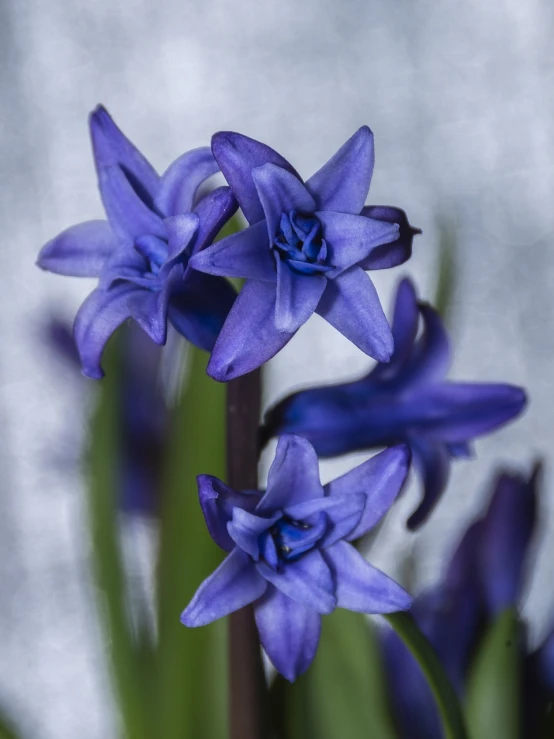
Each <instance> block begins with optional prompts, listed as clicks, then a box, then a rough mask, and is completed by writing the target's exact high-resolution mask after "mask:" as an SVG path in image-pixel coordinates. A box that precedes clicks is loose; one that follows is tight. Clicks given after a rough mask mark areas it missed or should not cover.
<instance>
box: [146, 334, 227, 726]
mask: <svg viewBox="0 0 554 739" xmlns="http://www.w3.org/2000/svg"><path fill="white" fill-rule="evenodd" d="M189 350H190V353H191V354H190V359H191V363H190V375H189V378H188V383H187V386H186V388H185V391H184V394H183V396H182V399H181V401H180V403H179V406H178V407H177V408H176V409H175V412H174V415H173V423H172V429H171V436H170V438H169V441H168V451H167V465H166V470H165V483H164V486H163V490H162V520H161V530H160V536H161V539H160V553H159V563H158V615H159V621H158V623H159V646H158V650H159V652H158V667H157V670H158V672H157V674H158V678H157V686H156V689H157V702H158V705H157V708H158V710H157V724H156V736H159V737H160V738H161V737H163V739H187V738H189V739H201V737H209V739H220V738H221V739H225V737H226V736H227V643H226V626H227V624H226V623H225V621H219V622H217V623H215V624H211V625H209V626H204V627H202V628H199V629H187V628H186V627H185V626H183V625H182V624H181V623H180V620H179V617H180V615H181V612H182V611H183V610H184V608H185V606H186V605H187V604H188V602H189V601H190V599H191V597H192V596H193V594H194V592H195V591H196V589H197V588H198V586H199V585H200V583H201V582H202V581H203V580H204V579H205V578H206V577H207V576H208V575H209V574H211V572H213V570H214V569H215V568H216V567H217V566H218V565H219V563H220V562H221V560H222V558H223V552H222V551H221V550H220V549H219V548H218V547H217V546H216V545H215V544H214V542H213V541H212V539H211V537H210V536H209V534H208V530H207V528H206V524H205V522H204V518H203V516H202V511H201V508H200V504H199V502H198V492H197V485H196V476H197V475H198V474H200V473H205V474H212V475H216V476H218V477H220V478H223V479H224V478H225V390H226V388H225V385H222V384H220V383H217V382H215V381H214V380H212V379H211V378H209V377H208V376H207V375H206V362H207V355H206V354H204V353H203V352H200V351H199V350H198V349H195V348H194V347H192V346H191V347H190V348H189Z"/></svg>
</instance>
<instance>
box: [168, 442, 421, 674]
mask: <svg viewBox="0 0 554 739" xmlns="http://www.w3.org/2000/svg"><path fill="white" fill-rule="evenodd" d="M408 464H409V450H408V449H407V447H405V446H399V447H395V448H393V449H387V450H385V451H384V452H382V453H381V454H378V455H377V456H375V457H373V458H372V459H370V460H369V461H367V462H365V463H364V464H362V465H360V466H359V467H356V468H355V469H354V470H352V471H351V472H348V473H347V474H345V475H343V476H342V477H340V478H338V479H336V480H334V481H333V482H331V483H329V484H328V485H325V486H322V485H321V483H320V481H319V470H318V463H317V457H316V454H315V452H314V450H313V447H312V446H311V445H310V444H309V443H308V442H307V441H306V440H305V439H301V438H299V437H296V436H292V435H284V436H282V437H281V438H280V439H279V443H278V445H277V451H276V455H275V460H274V462H273V464H272V466H271V469H270V471H269V477H268V484H267V490H266V492H265V493H261V492H258V491H252V490H246V491H236V490H232V489H231V488H229V487H227V486H226V485H225V484H224V483H222V482H221V481H220V480H218V479H217V478H214V477H210V476H208V475H201V476H199V478H198V486H199V496H200V504H201V506H202V510H203V513H204V517H205V519H206V524H207V526H208V529H209V531H210V534H211V536H212V538H213V539H214V541H215V542H216V543H217V544H218V545H219V546H220V547H221V548H222V549H224V550H225V551H227V552H229V554H228V556H227V558H226V559H225V560H224V561H223V563H222V564H221V565H220V567H219V568H218V569H217V570H216V571H215V572H214V573H213V574H212V575H211V576H210V577H209V578H208V579H207V580H205V581H204V583H203V584H202V585H201V586H200V588H199V589H198V591H197V592H196V594H195V595H194V597H193V599H192V601H191V602H190V604H189V605H188V606H187V608H186V609H185V611H184V612H183V615H182V617H181V620H182V622H183V623H184V624H185V626H203V625H204V624H208V623H210V622H212V621H215V620H216V619H219V618H222V617H223V616H226V615H227V614H229V613H232V612H233V611H236V610H238V609H239V608H242V607H243V606H246V605H248V604H250V603H253V604H254V611H255V617H256V624H257V627H258V631H259V634H260V641H261V643H262V645H263V647H264V649H265V651H266V653H267V655H268V657H269V659H270V660H271V661H272V663H273V664H274V666H275V667H276V669H277V670H278V671H279V672H280V673H281V674H282V675H284V677H286V678H287V679H288V680H290V681H293V680H295V679H296V677H298V675H300V674H301V673H302V672H304V671H305V670H306V669H307V668H308V667H309V665H310V664H311V662H312V660H313V658H314V656H315V653H316V650H317V646H318V643H319V636H320V630H321V614H326V613H331V612H332V611H333V610H334V609H335V608H337V607H338V608H347V609H349V610H352V611H360V612H362V613H390V612H392V611H399V610H405V609H407V608H409V607H410V604H411V599H410V597H409V595H408V594H407V593H406V592H405V591H404V590H403V589H402V588H401V587H400V586H399V585H397V584H396V583H395V582H393V581H392V580H391V579H390V578H388V577H387V576H386V575H384V574H383V573H382V572H380V571H379V570H377V569H376V568H374V567H372V566H371V565H370V564H369V563H368V562H367V561H366V560H365V559H364V558H363V557H362V556H361V554H359V553H358V551H357V550H356V549H355V548H354V547H353V546H352V544H351V543H350V542H351V541H353V540H355V539H357V538H358V537H360V536H363V534H365V533H366V532H367V531H368V530H369V529H370V528H372V527H373V526H375V524H376V523H377V522H378V521H379V520H380V519H381V518H382V517H383V516H384V514H385V513H386V512H387V511H388V509H389V508H390V506H391V505H392V503H393V501H394V500H395V498H396V496H397V495H398V492H399V490H400V488H401V486H402V483H403V481H404V478H405V476H406V473H407V469H408Z"/></svg>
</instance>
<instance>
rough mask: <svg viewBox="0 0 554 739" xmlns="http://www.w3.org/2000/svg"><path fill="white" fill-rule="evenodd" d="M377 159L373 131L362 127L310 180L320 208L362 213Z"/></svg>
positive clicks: (309, 182) (308, 185) (307, 184)
mask: <svg viewBox="0 0 554 739" xmlns="http://www.w3.org/2000/svg"><path fill="white" fill-rule="evenodd" d="M374 162H375V153H374V149H373V134H372V133H371V131H370V129H369V128H368V127H367V126H362V127H361V128H360V129H358V131H356V133H355V134H354V135H353V136H352V137H351V138H349V139H348V141H347V142H346V143H345V144H343V145H342V146H341V148H340V149H339V150H338V151H337V153H336V154H334V155H333V156H332V157H331V159H329V161H328V162H327V164H324V165H323V167H321V169H320V170H318V171H317V172H316V173H315V174H314V175H313V176H312V177H310V179H309V180H308V181H307V182H306V187H307V188H308V190H309V191H310V192H311V193H312V195H313V196H314V198H315V199H316V201H317V209H318V210H336V211H339V212H340V213H355V214H358V213H359V212H360V211H361V209H362V208H363V206H364V203H365V199H366V197H367V193H368V191H369V185H370V183H371V175H372V174H373V164H374Z"/></svg>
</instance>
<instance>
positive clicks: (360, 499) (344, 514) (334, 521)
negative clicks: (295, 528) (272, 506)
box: [285, 491, 366, 547]
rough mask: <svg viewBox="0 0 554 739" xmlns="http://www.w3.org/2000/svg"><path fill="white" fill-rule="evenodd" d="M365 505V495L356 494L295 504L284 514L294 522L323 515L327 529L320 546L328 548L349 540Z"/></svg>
mask: <svg viewBox="0 0 554 739" xmlns="http://www.w3.org/2000/svg"><path fill="white" fill-rule="evenodd" d="M349 492H350V491H349ZM365 505H366V495H365V494H364V493H356V494H354V495H350V494H348V495H342V496H333V497H326V498H316V499H314V500H308V501H305V502H304V503H297V504H296V505H293V506H289V507H288V508H286V509H285V513H286V514H287V516H290V517H291V518H292V519H293V520H295V521H305V520H306V519H308V518H309V517H310V516H313V515H314V514H317V513H325V518H326V521H327V527H326V531H325V535H324V536H323V538H322V539H321V540H320V541H321V543H320V546H322V547H330V546H331V545H332V544H334V543H335V542H336V541H339V539H344V538H346V537H348V538H350V537H349V534H350V532H351V531H352V530H353V529H355V528H356V527H357V525H358V523H359V521H360V518H361V517H362V513H363V510H364V508H365Z"/></svg>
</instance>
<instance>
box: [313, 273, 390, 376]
mask: <svg viewBox="0 0 554 739" xmlns="http://www.w3.org/2000/svg"><path fill="white" fill-rule="evenodd" d="M316 312H317V313H319V315H320V316H322V317H323V318H325V320H326V321H328V322H329V323H330V324H331V326H334V327H335V328H336V329H337V330H338V331H340V333H341V334H343V335H344V336H346V338H347V339H350V341H351V342H352V343H353V344H355V345H356V346H357V347H358V349H361V350H362V351H363V352H365V353H366V354H369V356H370V357H374V358H375V359H377V361H379V362H388V361H389V359H390V356H391V354H392V351H393V348H394V345H393V339H392V333H391V330H390V326H389V324H388V323H387V319H386V318H385V314H384V313H383V309H382V307H381V303H380V302H379V296H378V295H377V290H376V289H375V287H374V285H373V282H372V281H371V279H370V278H369V276H368V275H367V274H366V273H365V272H364V271H363V270H362V269H361V268H360V267H351V268H350V269H349V270H347V271H346V272H343V273H342V274H341V275H339V276H338V277H336V278H335V279H334V280H328V281H327V287H326V288H325V292H324V293H323V296H322V298H321V300H320V302H319V305H318V307H317V310H316Z"/></svg>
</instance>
